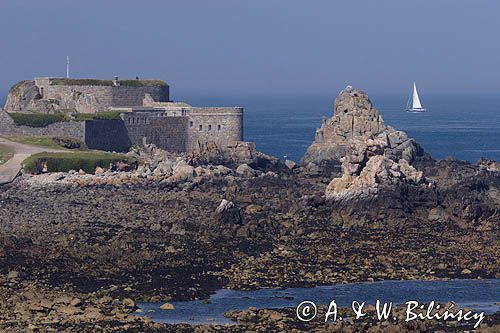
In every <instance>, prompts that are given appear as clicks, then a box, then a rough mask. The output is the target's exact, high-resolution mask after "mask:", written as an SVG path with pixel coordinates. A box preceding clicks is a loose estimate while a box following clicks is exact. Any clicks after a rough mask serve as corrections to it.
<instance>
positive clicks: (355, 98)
mask: <svg viewBox="0 0 500 333" xmlns="http://www.w3.org/2000/svg"><path fill="white" fill-rule="evenodd" d="M423 154H424V152H423V150H422V148H421V147H420V146H419V145H418V144H417V143H416V142H415V141H414V140H413V139H411V138H408V136H407V135H406V133H404V132H401V131H397V130H395V129H394V128H392V127H390V126H387V125H386V124H385V123H384V120H383V119H382V116H381V115H380V114H379V113H378V111H377V110H376V109H375V108H374V107H373V105H372V103H371V101H370V99H369V98H368V96H367V95H366V94H365V93H364V92H362V91H360V90H357V89H355V88H353V87H351V86H347V87H346V88H345V89H344V90H342V91H341V92H340V94H339V96H338V97H337V98H336V100H335V105H334V115H333V117H332V118H330V119H327V120H325V121H324V122H323V124H322V126H321V128H319V129H318V130H316V137H315V140H314V142H313V144H312V145H311V146H310V147H309V148H308V150H307V152H306V154H305V155H304V157H303V159H302V164H303V165H304V166H305V167H306V168H308V169H317V168H319V169H322V170H323V171H332V170H333V169H334V168H335V167H338V166H339V165H340V163H341V162H342V158H345V157H348V158H351V159H353V158H356V159H358V160H357V161H353V162H355V163H352V164H353V165H354V166H355V167H356V168H360V167H361V168H362V167H363V165H365V164H366V162H367V161H368V158H369V157H370V156H374V155H383V156H385V157H387V158H388V159H390V160H392V161H395V162H397V161H399V160H400V159H404V160H406V161H407V162H408V163H412V162H413V161H414V160H415V158H417V157H418V156H423ZM358 171H359V170H358Z"/></svg>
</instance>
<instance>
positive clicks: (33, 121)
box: [9, 109, 121, 127]
mask: <svg viewBox="0 0 500 333" xmlns="http://www.w3.org/2000/svg"><path fill="white" fill-rule="evenodd" d="M71 113H73V114H75V117H74V119H73V120H75V121H85V120H95V119H100V120H120V119H121V117H120V112H117V111H105V112H98V113H75V112H74V110H73V109H67V110H66V109H64V110H58V111H56V113H55V114H44V113H36V112H35V111H30V113H20V112H11V113H9V115H10V117H11V118H12V119H13V120H14V123H15V124H16V125H18V126H29V127H46V126H48V125H50V124H53V123H57V122H61V121H70V120H72V119H71V116H70V114H71Z"/></svg>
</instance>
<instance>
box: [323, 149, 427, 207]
mask: <svg viewBox="0 0 500 333" xmlns="http://www.w3.org/2000/svg"><path fill="white" fill-rule="evenodd" d="M342 169H343V174H342V177H340V178H334V179H332V181H331V182H330V183H329V184H328V186H327V187H326V190H325V197H326V199H327V200H333V201H342V200H354V199H355V200H358V199H362V198H364V197H370V196H373V195H376V194H377V193H378V192H379V191H380V190H381V189H384V188H394V187H398V186H400V185H402V184H407V185H419V184H421V183H423V181H424V176H423V173H422V172H421V171H418V170H416V169H415V168H414V167H412V166H411V165H410V164H409V163H408V162H407V161H406V160H404V159H400V160H399V161H398V162H394V161H393V160H391V159H389V158H388V157H386V156H383V155H375V156H372V157H370V158H368V160H367V162H366V163H364V164H363V166H362V167H359V168H354V167H352V164H351V160H350V159H348V158H346V159H344V160H343V164H342Z"/></svg>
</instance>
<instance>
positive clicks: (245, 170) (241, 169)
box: [236, 164, 258, 178]
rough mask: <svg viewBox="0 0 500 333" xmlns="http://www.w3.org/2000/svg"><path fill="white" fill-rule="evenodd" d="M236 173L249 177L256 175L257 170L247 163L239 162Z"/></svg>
mask: <svg viewBox="0 0 500 333" xmlns="http://www.w3.org/2000/svg"><path fill="white" fill-rule="evenodd" d="M236 173H237V174H238V175H239V176H241V177H246V178H251V177H255V176H257V174H258V172H257V170H254V169H252V168H251V167H250V166H249V165H248V164H241V165H240V166H238V168H236Z"/></svg>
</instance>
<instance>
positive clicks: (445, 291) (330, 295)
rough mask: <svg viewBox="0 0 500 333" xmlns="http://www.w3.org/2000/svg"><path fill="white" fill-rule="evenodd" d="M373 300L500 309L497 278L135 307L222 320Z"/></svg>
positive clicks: (171, 318) (188, 318)
mask: <svg viewBox="0 0 500 333" xmlns="http://www.w3.org/2000/svg"><path fill="white" fill-rule="evenodd" d="M377 299H378V300H380V301H381V302H382V303H389V302H393V304H395V305H396V304H404V303H405V302H407V301H418V302H420V303H424V302H430V301H436V302H438V303H441V304H443V303H446V302H448V301H453V302H456V303H458V305H459V306H461V307H467V308H471V309H473V310H474V311H477V312H481V311H484V313H486V314H488V313H495V312H496V311H500V303H498V302H499V301H500V280H499V279H496V280H449V281H379V282H366V283H349V284H339V285H333V286H321V287H316V288H288V289H259V290H255V291H241V290H230V289H222V290H219V291H217V292H216V293H215V294H214V295H212V296H211V297H210V300H209V302H206V301H185V302H173V303H172V304H173V305H174V307H175V309H174V310H167V311H164V310H161V309H160V305H161V304H158V303H142V304H139V307H140V308H141V310H142V311H143V313H141V314H138V315H142V316H148V317H150V318H152V319H153V320H154V321H157V322H165V323H190V324H200V323H220V324H225V323H230V320H228V319H227V318H225V317H224V316H223V313H224V312H226V311H229V310H243V309H248V308H249V307H256V308H259V309H263V308H283V307H296V306H297V305H298V304H300V303H301V302H302V301H305V300H308V301H312V302H314V303H315V304H316V305H320V304H322V305H328V304H330V302H331V301H332V300H335V301H336V303H337V304H338V306H340V307H349V306H350V305H351V303H352V302H353V301H358V302H359V303H362V302H366V304H371V305H375V302H376V300H377Z"/></svg>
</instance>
